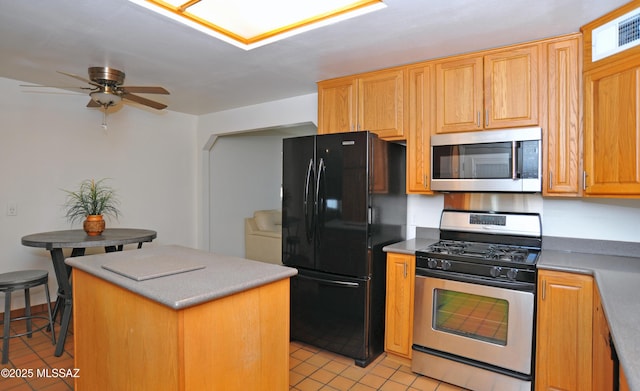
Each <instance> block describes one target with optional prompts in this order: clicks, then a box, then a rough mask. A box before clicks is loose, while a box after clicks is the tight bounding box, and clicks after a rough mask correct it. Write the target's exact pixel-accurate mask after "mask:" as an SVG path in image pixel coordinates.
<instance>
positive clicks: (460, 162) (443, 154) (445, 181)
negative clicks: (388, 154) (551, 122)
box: [431, 127, 542, 193]
mask: <svg viewBox="0 0 640 391" xmlns="http://www.w3.org/2000/svg"><path fill="white" fill-rule="evenodd" d="M541 140H542V129H541V128H539V127H532V128H514V129H501V130H486V131H479V132H466V133H449V134H439V135H434V136H431V189H432V190H436V191H468V192H473V191H482V192H521V193H535V192H540V191H541V190H542V163H541V162H542V156H541V155H542V154H541Z"/></svg>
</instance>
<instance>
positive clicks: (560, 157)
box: [543, 36, 582, 196]
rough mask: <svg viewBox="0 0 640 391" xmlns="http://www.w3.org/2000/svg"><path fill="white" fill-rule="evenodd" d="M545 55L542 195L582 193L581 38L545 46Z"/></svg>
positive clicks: (574, 194)
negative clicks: (545, 94)
mask: <svg viewBox="0 0 640 391" xmlns="http://www.w3.org/2000/svg"><path fill="white" fill-rule="evenodd" d="M545 48H546V55H547V86H548V89H549V90H548V105H547V110H548V112H547V121H548V122H547V129H545V130H546V132H544V135H543V137H544V148H543V153H544V156H545V162H546V164H545V165H544V167H545V173H544V178H546V180H545V181H543V182H544V184H545V185H544V188H543V194H544V195H553V196H562V195H564V196H576V195H579V194H580V193H581V189H582V188H581V186H580V177H581V176H582V175H581V167H580V164H581V145H582V144H581V142H582V139H581V136H582V135H581V132H582V130H581V128H582V127H581V126H580V122H581V120H582V116H581V112H582V110H581V109H582V102H581V100H580V97H581V94H580V90H581V87H582V83H581V80H582V72H581V70H580V68H581V61H580V59H581V56H580V50H581V49H582V43H581V42H580V36H577V37H573V38H571V39H568V40H563V41H557V42H552V43H549V44H548V45H545Z"/></svg>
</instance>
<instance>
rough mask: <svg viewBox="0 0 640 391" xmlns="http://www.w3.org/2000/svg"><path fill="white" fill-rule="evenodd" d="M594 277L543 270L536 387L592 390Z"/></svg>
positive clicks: (541, 275)
mask: <svg viewBox="0 0 640 391" xmlns="http://www.w3.org/2000/svg"><path fill="white" fill-rule="evenodd" d="M592 318H593V278H592V277H591V276H586V275H579V274H571V273H562V272H554V271H547V270H540V272H539V275H538V320H537V325H538V328H537V333H538V337H537V348H536V390H538V391H540V390H580V391H589V390H591V389H592V388H591V372H592V370H591V363H592V347H591V341H592V334H593V333H592V330H593V327H592Z"/></svg>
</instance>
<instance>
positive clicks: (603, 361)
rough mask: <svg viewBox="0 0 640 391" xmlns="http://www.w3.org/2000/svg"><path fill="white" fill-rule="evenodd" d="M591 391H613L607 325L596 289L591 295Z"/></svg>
mask: <svg viewBox="0 0 640 391" xmlns="http://www.w3.org/2000/svg"><path fill="white" fill-rule="evenodd" d="M593 389H594V390H598V391H606V390H611V391H613V359H612V358H611V345H610V344H609V324H608V323H607V318H606V317H605V314H604V311H603V309H602V302H601V301H600V293H599V292H598V289H597V288H595V293H594V295H593Z"/></svg>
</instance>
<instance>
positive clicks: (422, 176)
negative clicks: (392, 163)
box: [407, 63, 435, 194]
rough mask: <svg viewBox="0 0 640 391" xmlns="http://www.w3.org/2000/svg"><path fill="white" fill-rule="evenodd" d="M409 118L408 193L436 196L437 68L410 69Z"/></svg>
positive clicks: (430, 66) (424, 66) (420, 67)
mask: <svg viewBox="0 0 640 391" xmlns="http://www.w3.org/2000/svg"><path fill="white" fill-rule="evenodd" d="M408 79H409V99H408V103H407V115H408V116H409V129H408V132H407V193H410V194H411V193H413V194H432V193H433V192H432V191H431V180H430V177H431V129H433V126H434V122H435V121H434V115H433V114H434V111H435V110H434V108H435V105H434V104H433V88H432V86H433V66H432V65H431V64H428V63H425V64H420V65H419V66H416V67H411V68H409V71H408Z"/></svg>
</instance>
